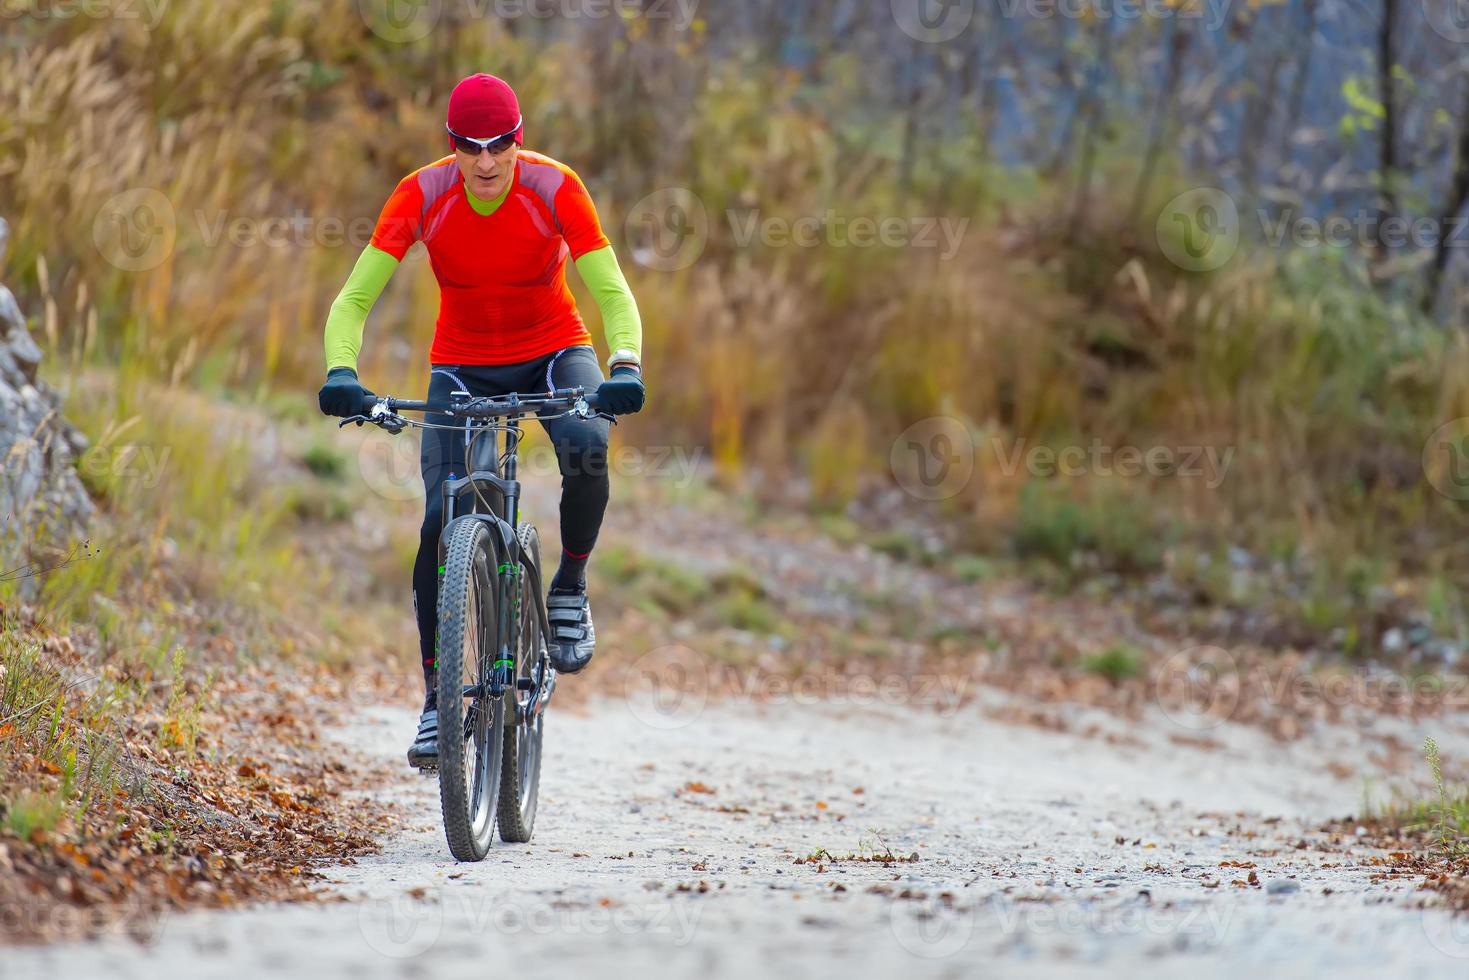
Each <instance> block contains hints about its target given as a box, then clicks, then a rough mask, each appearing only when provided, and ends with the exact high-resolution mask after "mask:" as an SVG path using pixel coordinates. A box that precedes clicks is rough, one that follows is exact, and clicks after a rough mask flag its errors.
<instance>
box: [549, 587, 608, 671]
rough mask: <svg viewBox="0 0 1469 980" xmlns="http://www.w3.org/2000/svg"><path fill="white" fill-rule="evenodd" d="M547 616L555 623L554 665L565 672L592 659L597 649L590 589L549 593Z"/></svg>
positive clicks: (553, 629) (551, 651) (553, 632)
mask: <svg viewBox="0 0 1469 980" xmlns="http://www.w3.org/2000/svg"><path fill="white" fill-rule="evenodd" d="M546 618H547V619H548V620H550V623H551V643H550V650H549V651H548V652H549V653H550V656H551V666H552V667H555V668H556V670H557V671H558V672H560V673H562V674H575V673H576V672H577V671H579V670H581V669H582V668H583V667H585V666H586V665H587V664H588V663H590V662H591V659H592V654H593V653H595V652H596V649H597V630H596V628H595V627H594V626H592V605H591V603H590V602H588V601H587V594H586V592H560V591H553V592H552V593H551V594H550V595H548V596H547V597H546Z"/></svg>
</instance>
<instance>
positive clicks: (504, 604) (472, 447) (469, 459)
mask: <svg viewBox="0 0 1469 980" xmlns="http://www.w3.org/2000/svg"><path fill="white" fill-rule="evenodd" d="M595 402H596V397H595V395H593V394H588V393H586V392H584V391H583V390H582V389H581V388H562V389H557V390H554V391H551V392H548V393H546V394H545V395H533V396H521V395H514V394H512V395H506V396H503V397H501V398H478V399H476V398H472V397H470V395H469V394H468V393H467V392H454V394H453V395H452V396H451V404H450V405H449V406H448V407H447V408H435V407H433V406H430V405H429V404H428V403H426V402H421V401H412V400H405V399H397V398H391V397H389V398H378V397H377V396H372V395H370V396H368V397H367V399H366V400H365V402H364V404H363V407H362V414H361V415H357V416H353V417H351V418H348V419H344V420H343V421H342V422H341V423H340V424H341V425H347V424H349V423H351V422H357V423H358V424H361V423H363V422H371V423H372V424H374V425H377V426H379V427H381V428H383V429H385V430H387V431H389V432H392V433H397V432H400V431H402V429H403V428H404V426H405V424H406V423H405V422H404V420H403V419H401V418H400V417H399V416H398V414H397V412H398V410H399V409H403V410H407V411H419V412H434V411H437V412H442V413H446V414H448V415H449V416H450V417H451V418H462V419H464V423H465V431H466V432H467V433H469V434H470V435H471V436H472V438H471V439H470V441H469V445H468V447H467V449H468V451H467V452H466V454H465V456H466V458H465V467H466V469H468V471H469V472H468V473H467V474H465V475H464V476H462V477H459V478H457V479H452V480H446V481H444V484H443V487H442V489H441V492H442V494H443V505H444V509H443V514H444V518H443V521H444V523H443V527H442V528H441V529H440V531H439V544H438V563H439V567H440V568H443V566H444V560H445V556H446V554H447V551H448V544H447V542H448V540H449V534H450V528H452V527H453V525H454V524H456V523H458V522H459V521H466V520H476V521H484V522H485V523H486V524H487V525H488V526H489V530H491V531H492V532H493V533H491V534H490V536H489V537H490V541H491V542H492V543H493V548H494V558H495V563H496V580H497V582H498V583H499V589H500V591H499V595H498V597H497V598H498V604H499V609H500V610H510V609H514V608H515V605H514V595H513V589H514V587H515V585H516V581H517V579H518V578H519V577H520V575H521V569H525V572H526V574H525V578H526V579H527V580H526V581H521V582H520V585H521V594H522V595H529V596H531V600H532V601H533V602H534V603H535V607H536V617H537V619H539V621H540V627H541V633H542V635H544V636H547V637H549V636H552V635H553V634H552V632H551V623H550V618H549V617H548V616H547V614H546V603H545V599H544V596H545V590H544V588H543V585H542V580H541V568H540V566H539V565H538V564H537V563H535V562H532V561H531V560H529V558H528V557H527V556H526V555H525V554H524V553H523V550H522V549H521V546H520V537H519V533H518V532H519V528H520V481H519V479H518V478H517V471H518V464H519V460H520V442H521V439H522V438H523V432H522V431H521V418H522V417H523V416H525V415H531V414H537V413H539V412H543V411H556V410H558V409H560V410H568V409H569V410H572V411H575V412H577V413H579V414H581V416H582V417H583V418H589V417H591V413H594V412H595V411H596V405H595ZM476 428H479V429H480V430H481V431H480V432H478V433H477V434H476V433H474V429H476ZM497 432H504V433H505V436H506V442H505V452H504V454H503V458H504V460H505V464H504V473H501V472H500V460H501V458H502V454H501V453H500V452H499V443H498V440H497V439H496V438H495V436H496V433H497ZM466 499H467V500H468V506H467V509H462V508H461V506H460V505H461V502H462V501H464V500H466ZM518 612H519V611H518V610H516V615H499V616H496V617H495V618H496V631H497V634H498V635H497V636H496V640H497V649H496V655H495V660H494V663H493V665H492V666H493V668H494V669H493V670H492V671H491V679H490V688H489V690H488V691H487V692H482V691H469V690H466V692H465V693H466V695H474V696H478V695H479V694H481V693H488V694H490V695H492V696H499V695H500V694H503V693H504V692H505V691H506V690H510V689H515V688H516V686H517V681H516V673H515V671H516V666H517V665H516V663H515V651H516V650H517V649H519V643H520V616H519V614H518ZM554 689H555V672H554V671H548V672H546V673H544V674H543V675H542V677H541V680H540V682H539V684H538V685H537V687H536V689H535V697H534V698H532V700H531V704H532V705H534V707H535V712H536V713H539V712H540V711H541V710H542V708H543V707H544V703H545V699H546V692H548V691H549V690H554Z"/></svg>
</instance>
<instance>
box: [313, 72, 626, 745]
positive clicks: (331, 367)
mask: <svg viewBox="0 0 1469 980" xmlns="http://www.w3.org/2000/svg"><path fill="white" fill-rule="evenodd" d="M446 128H447V130H448V134H449V143H450V145H451V146H452V147H453V149H454V153H453V155H452V156H448V157H444V158H443V159H441V160H437V161H435V162H434V163H431V164H429V165H427V166H425V167H422V168H420V169H418V170H416V171H414V172H413V173H411V174H409V175H408V176H407V177H404V178H403V180H402V181H400V182H399V184H398V187H397V189H396V190H395V191H394V192H393V194H392V196H391V197H390V198H388V203H387V205H386V206H385V207H384V208H383V211H382V215H381V216H380V217H379V218H378V222H377V227H376V230H375V231H374V232H373V236H372V243H371V244H370V245H369V246H368V247H367V248H366V249H365V250H364V251H363V253H362V256H361V257H360V258H359V259H358V260H357V265H356V266H355V267H354V268H353V270H352V274H351V276H350V277H349V278H348V279H347V284H346V285H345V286H343V287H342V291H341V294H340V295H338V296H337V298H336V301H335V302H334V303H332V307H331V313H330V315H329V316H328V317H327V322H326V366H327V379H326V383H325V384H324V385H323V386H322V388H321V393H320V396H319V400H320V404H321V410H322V412H324V413H325V414H327V415H335V416H338V417H342V418H346V417H350V416H354V415H357V414H358V413H359V412H361V410H362V404H363V401H364V399H365V398H367V397H370V396H371V395H372V392H370V391H368V390H367V389H366V388H364V387H363V386H362V384H361V383H360V382H359V381H358V379H357V354H358V351H359V350H360V349H361V346H362V332H363V326H364V324H365V323H366V321H367V315H368V313H369V311H370V310H371V309H372V307H373V304H374V303H376V302H377V299H378V297H379V296H380V295H381V294H382V291H383V289H384V288H385V287H386V286H387V283H388V280H389V279H390V278H391V277H392V275H393V271H394V270H395V269H397V267H398V265H399V263H400V262H402V260H403V256H404V255H405V254H406V253H407V251H408V249H409V247H410V246H411V245H413V243H414V242H423V244H424V246H425V248H427V250H428V255H429V261H430V263H431V264H432V267H433V270H434V276H435V278H437V280H438V283H439V317H438V322H437V323H436V325H435V329H434V340H433V346H432V347H431V349H430V351H429V361H430V364H431V371H430V374H429V387H428V399H427V400H428V401H429V402H430V403H432V404H437V405H442V404H447V403H448V402H449V400H450V395H451V393H452V392H455V391H465V392H468V393H469V394H470V395H471V396H473V397H484V396H493V395H502V394H507V393H509V392H531V391H546V390H550V389H554V388H568V387H574V386H580V387H584V388H586V389H587V390H588V391H591V390H595V391H596V393H597V396H598V401H599V405H600V406H601V408H602V409H603V410H604V411H607V412H610V413H612V414H614V415H622V414H628V413H631V412H636V411H638V410H639V409H641V408H642V406H643V397H644V389H643V380H642V362H641V349H642V321H641V319H640V317H639V315H638V308H637V303H636V301H635V300H634V299H633V295H632V291H631V290H630V289H629V288H628V285H627V280H626V279H625V278H624V277H623V275H622V270H621V268H619V266H618V264H617V257H616V255H615V254H613V251H612V246H611V245H610V244H609V243H608V241H607V237H606V236H605V235H604V234H603V233H602V227H601V224H600V222H599V221H598V219H597V211H596V208H595V207H594V206H593V204H592V199H591V196H590V195H589V194H588V193H587V189H586V187H585V186H584V185H583V184H582V182H581V179H580V178H579V177H578V176H577V175H576V173H575V172H573V171H572V170H571V168H570V167H567V166H566V165H565V164H562V163H559V162H557V161H555V160H553V159H551V158H550V157H547V156H543V155H541V154H539V153H533V152H531V151H529V150H524V149H522V148H521V147H522V146H523V144H524V127H523V123H522V119H521V114H520V104H519V101H518V100H517V99H516V97H515V92H514V91H513V90H512V89H511V88H510V86H509V85H507V84H506V83H505V82H504V81H502V80H500V79H498V78H496V77H494V76H493V75H486V74H478V75H471V76H470V77H468V78H466V79H464V80H463V81H462V82H460V83H459V84H458V85H457V86H456V87H455V88H454V91H453V93H452V94H451V95H450V96H449V111H448V120H447V127H446ZM568 256H569V257H570V258H571V260H572V261H573V262H575V263H576V268H577V272H578V273H580V274H581V277H582V279H583V281H584V282H585V283H586V284H587V287H588V288H589V289H590V290H591V293H592V295H593V297H595V299H596V302H597V306H598V308H599V309H600V310H601V314H602V324H603V329H604V332H605V334H606V338H607V346H608V348H609V349H610V350H611V352H612V353H611V356H610V357H608V359H607V367H608V369H609V371H610V372H611V378H610V379H609V380H603V375H602V371H601V368H600V367H599V366H598V364H597V357H596V354H595V351H594V349H593V347H592V338H591V334H589V333H588V332H587V328H586V325H585V324H584V323H583V322H582V318H581V315H580V314H579V313H578V311H577V308H576V303H575V301H574V299H573V298H572V295H571V290H570V289H569V288H568V287H567V284H566V260H567V257H568ZM425 421H427V422H430V423H436V424H440V425H452V424H453V420H452V419H450V418H449V417H448V416H443V415H435V416H429V417H428V418H427V419H426V420H425ZM542 425H543V426H544V428H545V429H546V433H547V435H548V436H549V437H550V440H551V444H552V445H553V446H554V448H555V451H556V459H557V463H558V465H559V466H560V470H561V562H560V566H559V567H558V569H557V571H556V574H555V577H554V578H552V580H551V585H550V589H549V595H548V597H547V600H546V606H547V613H548V618H549V620H550V626H551V630H552V634H553V635H552V637H551V648H550V657H551V663H552V664H553V665H554V666H555V668H556V670H558V671H561V672H563V673H576V672H577V671H579V670H581V669H582V668H583V667H585V666H586V665H587V662H588V661H589V660H590V659H591V657H592V653H593V650H594V645H595V642H596V633H595V631H594V629H593V626H592V612H591V605H590V603H589V602H588V601H587V580H586V567H587V559H588V557H589V556H590V555H591V552H592V548H593V546H594V545H595V544H596V541H597V532H598V531H599V529H600V528H601V525H602V516H603V513H604V512H605V510H606V508H607V496H608V478H607V433H608V427H609V426H608V422H607V421H606V420H605V419H602V418H590V419H583V418H577V417H575V416H569V415H563V416H560V417H556V418H548V419H544V420H542ZM467 440H468V430H467V429H466V431H465V434H464V435H463V436H461V435H460V434H459V432H457V431H449V430H447V429H443V428H430V429H425V430H424V435H423V446H422V450H421V454H420V463H421V466H422V469H423V485H424V490H425V491H426V493H427V500H426V504H425V508H424V518H423V527H422V529H421V531H420V537H419V544H418V557H417V560H416V561H415V562H414V566H413V603H414V608H415V610H416V612H417V617H418V641H419V651H420V654H421V656H422V659H423V677H424V683H425V685H426V687H427V689H428V690H427V694H426V695H425V697H424V704H423V714H422V715H421V716H420V718H419V724H418V732H417V734H416V735H415V736H414V740H413V745H412V747H411V748H410V749H409V750H408V760H409V762H410V763H411V764H413V765H415V766H420V767H423V766H433V765H436V764H437V762H438V710H437V709H438V705H437V703H436V694H435V690H436V685H435V676H434V670H435V666H436V660H435V638H436V635H437V632H438V622H437V618H438V587H439V582H438V572H439V569H438V539H439V532H440V530H441V529H442V527H443V499H442V494H441V492H440V489H439V488H440V486H441V485H442V484H443V482H444V481H445V480H446V479H448V478H449V477H450V476H451V475H453V476H460V477H462V476H464V475H466V467H465V446H466V443H467Z"/></svg>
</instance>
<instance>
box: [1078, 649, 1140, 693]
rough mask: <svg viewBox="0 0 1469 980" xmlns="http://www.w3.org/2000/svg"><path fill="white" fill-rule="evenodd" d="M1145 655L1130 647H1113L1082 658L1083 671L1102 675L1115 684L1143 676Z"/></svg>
mask: <svg viewBox="0 0 1469 980" xmlns="http://www.w3.org/2000/svg"><path fill="white" fill-rule="evenodd" d="M1144 664H1145V661H1144V659H1143V655H1142V654H1141V653H1140V652H1139V651H1137V650H1136V649H1134V648H1132V647H1129V646H1122V645H1118V646H1111V647H1108V648H1107V649H1106V650H1103V651H1102V652H1101V653H1094V654H1092V655H1091V656H1088V657H1084V658H1082V661H1081V667H1082V669H1083V670H1085V671H1087V672H1089V673H1093V674H1100V675H1101V676H1102V677H1105V678H1107V680H1109V681H1111V682H1112V683H1114V684H1119V683H1121V682H1122V681H1125V680H1129V679H1130V678H1133V677H1141V676H1142V675H1143V668H1144Z"/></svg>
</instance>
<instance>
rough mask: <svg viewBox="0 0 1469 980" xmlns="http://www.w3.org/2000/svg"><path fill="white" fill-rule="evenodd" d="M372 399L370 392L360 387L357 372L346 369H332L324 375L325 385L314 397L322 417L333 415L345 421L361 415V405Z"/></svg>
mask: <svg viewBox="0 0 1469 980" xmlns="http://www.w3.org/2000/svg"><path fill="white" fill-rule="evenodd" d="M370 397H372V392H370V391H368V390H367V389H366V388H364V387H362V384H361V382H359V381H358V380H357V372H356V371H354V370H352V369H351V368H347V367H337V368H332V369H331V370H330V371H328V372H327V373H326V384H324V385H322V386H321V392H320V393H319V394H318V395H317V396H316V400H317V403H318V404H319V405H321V413H322V414H323V415H335V416H336V417H337V418H340V419H346V418H351V417H352V416H354V415H361V414H362V403H363V402H364V401H366V400H367V399H368V398H370Z"/></svg>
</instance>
